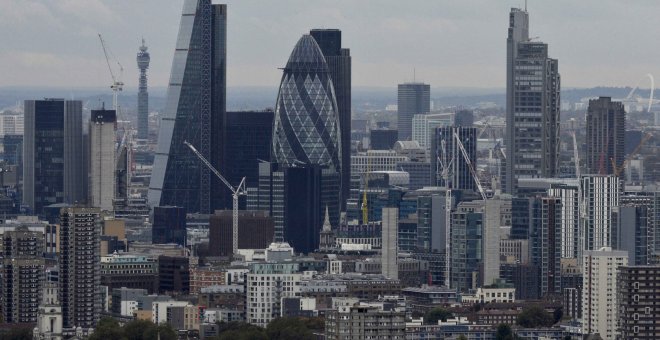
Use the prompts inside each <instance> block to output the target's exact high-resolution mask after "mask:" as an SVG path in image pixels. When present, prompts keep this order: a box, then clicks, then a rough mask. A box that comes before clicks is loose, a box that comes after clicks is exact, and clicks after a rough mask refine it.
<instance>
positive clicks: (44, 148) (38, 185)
mask: <svg viewBox="0 0 660 340" xmlns="http://www.w3.org/2000/svg"><path fill="white" fill-rule="evenodd" d="M83 144H84V143H83V129H82V102H81V101H80V100H64V99H44V100H26V101H25V134H24V138H23V162H24V164H23V204H25V205H27V206H28V207H30V209H31V210H32V211H33V212H34V213H36V214H41V213H42V211H43V208H44V207H46V206H48V205H51V204H57V203H67V204H73V203H76V202H85V199H86V197H87V192H86V191H85V188H86V182H87V180H86V179H87V173H86V172H83V171H84V167H83V164H84V163H85V159H86V157H85V156H84V152H83Z"/></svg>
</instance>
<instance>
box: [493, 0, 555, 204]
mask: <svg viewBox="0 0 660 340" xmlns="http://www.w3.org/2000/svg"><path fill="white" fill-rule="evenodd" d="M558 64H559V63H558V61H557V60H556V59H551V58H549V57H548V45H547V44H544V43H542V42H537V41H531V39H530V38H529V14H528V13H527V11H526V10H521V9H518V8H512V9H511V13H510V14H509V34H508V38H507V72H506V81H507V83H506V168H505V169H506V170H505V176H504V178H503V179H502V180H503V183H502V188H503V189H504V191H505V192H507V193H515V191H516V187H517V179H518V178H534V177H554V176H555V174H556V172H557V157H558V153H559V90H560V77H559V71H558Z"/></svg>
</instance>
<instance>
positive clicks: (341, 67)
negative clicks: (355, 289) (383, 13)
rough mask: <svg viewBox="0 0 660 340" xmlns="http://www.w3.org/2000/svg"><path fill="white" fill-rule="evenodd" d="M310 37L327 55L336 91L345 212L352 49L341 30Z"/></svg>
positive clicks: (321, 31) (313, 32) (315, 31)
mask: <svg viewBox="0 0 660 340" xmlns="http://www.w3.org/2000/svg"><path fill="white" fill-rule="evenodd" d="M309 34H310V35H311V36H312V38H314V40H316V42H317V43H318V44H319V47H320V48H321V52H323V56H325V62H326V63H327V64H328V70H329V71H330V78H332V85H333V86H334V88H335V97H336V99H337V114H338V116H339V134H340V136H341V137H340V139H341V164H342V169H341V210H342V211H344V210H346V200H347V199H348V196H349V193H350V180H351V50H350V49H348V48H342V47H341V31H340V30H338V29H313V30H311V31H309Z"/></svg>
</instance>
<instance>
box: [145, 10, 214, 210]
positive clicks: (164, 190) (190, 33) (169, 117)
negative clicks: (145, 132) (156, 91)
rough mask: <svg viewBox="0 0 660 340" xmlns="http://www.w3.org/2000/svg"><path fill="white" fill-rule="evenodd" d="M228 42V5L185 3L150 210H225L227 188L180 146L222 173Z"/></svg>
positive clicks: (155, 160)
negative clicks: (187, 145)
mask: <svg viewBox="0 0 660 340" xmlns="http://www.w3.org/2000/svg"><path fill="white" fill-rule="evenodd" d="M226 43H227V6H226V5H212V4H211V0H186V1H185V2H184V5H183V14H182V16H181V25H180V27H179V36H178V39H177V45H176V49H175V51H174V60H173V62H172V74H171V75H170V83H169V87H168V91H167V104H166V106H165V111H164V114H163V118H162V120H161V123H160V132H159V135H158V148H157V150H156V156H155V158H154V166H153V173H152V176H151V183H149V203H150V204H151V206H159V205H163V206H164V205H171V206H178V207H183V208H185V209H186V211H187V212H190V213H194V212H201V213H210V212H212V211H213V210H214V209H215V208H219V207H224V206H225V202H224V197H225V195H224V193H225V191H226V190H225V187H224V186H223V185H222V184H221V183H220V182H219V180H217V179H216V178H215V177H214V176H212V175H211V172H210V171H209V169H208V168H207V167H206V166H204V165H203V164H202V163H201V162H200V161H199V159H198V158H197V157H196V156H195V155H194V154H193V153H192V152H191V151H190V149H188V147H186V146H185V145H184V144H183V142H184V141H188V142H189V143H191V144H192V145H194V146H195V148H197V150H199V152H200V153H201V154H202V155H203V156H204V157H205V158H206V159H208V160H209V161H210V162H211V164H213V165H214V166H215V167H216V168H217V169H219V170H220V171H221V172H222V171H223V170H224V168H223V167H222V166H221V165H224V164H225V162H223V161H222V160H223V157H224V151H225V143H224V141H225V138H226V137H225V131H226V130H225V119H226V117H225V110H226V106H225V101H226V96H225V95H226V55H227V53H226V45H227V44H226Z"/></svg>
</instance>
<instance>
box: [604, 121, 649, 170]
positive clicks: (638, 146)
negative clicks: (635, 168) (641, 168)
mask: <svg viewBox="0 0 660 340" xmlns="http://www.w3.org/2000/svg"><path fill="white" fill-rule="evenodd" d="M652 136H653V135H652V134H651V133H650V132H649V133H647V134H646V135H644V137H642V140H641V141H640V142H639V144H637V146H636V147H635V150H633V152H631V153H630V154H629V155H628V157H626V159H625V160H624V161H623V163H622V164H621V165H620V166H617V164H616V161H615V160H614V158H610V161H612V169H614V175H615V176H617V177H619V175H620V174H621V171H623V169H625V167H626V166H628V163H630V161H631V160H632V158H633V157H635V156H636V155H637V154H638V153H639V151H640V150H641V149H642V146H644V144H646V142H647V141H648V140H649V139H650V138H651V137H652Z"/></svg>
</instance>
